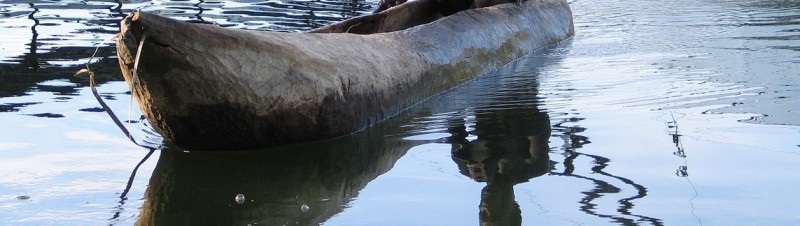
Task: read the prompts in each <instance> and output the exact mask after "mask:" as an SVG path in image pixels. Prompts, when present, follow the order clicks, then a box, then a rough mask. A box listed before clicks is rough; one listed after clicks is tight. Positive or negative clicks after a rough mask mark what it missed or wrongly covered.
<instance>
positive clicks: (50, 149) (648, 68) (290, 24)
mask: <svg viewBox="0 0 800 226" xmlns="http://www.w3.org/2000/svg"><path fill="white" fill-rule="evenodd" d="M372 4H373V2H364V1H286V2H280V1H220V2H205V1H133V2H131V3H124V4H121V3H117V2H113V1H87V2H80V1H48V2H28V1H2V2H0V27H2V31H3V33H2V34H0V122H2V123H3V124H4V125H5V126H4V127H3V129H0V156H2V158H0V224H3V225H41V224H57V225H97V224H114V225H131V224H134V223H136V222H139V223H142V224H147V223H153V222H190V221H198V222H201V223H202V222H212V221H215V220H219V221H220V222H234V221H236V222H240V223H243V224H246V223H255V222H262V223H268V222H271V223H278V222H280V223H289V224H292V223H299V224H306V223H308V224H316V223H323V224H326V225H376V224H380V225H392V224H394V225H470V224H476V223H478V222H481V221H482V219H483V220H486V219H490V218H491V217H487V216H489V213H497V215H501V216H503V217H498V219H504V220H506V221H504V222H503V223H504V224H506V223H508V224H514V223H516V219H519V220H520V221H521V224H522V225H580V224H585V225H741V224H753V225H791V224H794V223H796V222H800V217H798V216H797V215H796V214H795V213H794V210H795V209H797V203H800V200H799V199H798V197H797V196H796V195H793V194H794V193H795V191H794V190H796V188H797V187H798V186H800V171H798V170H797V169H798V168H797V166H798V163H800V143H799V142H798V141H797V139H796V138H797V136H798V134H800V128H798V127H797V126H798V125H800V116H798V114H797V113H798V110H799V109H798V106H800V105H798V103H797V100H798V97H800V96H798V94H799V92H798V89H797V87H798V85H800V81H798V80H797V79H798V77H797V76H796V75H798V74H800V71H798V70H800V69H798V68H800V67H798V66H797V65H798V63H800V51H797V50H798V49H800V48H799V46H798V43H799V42H797V40H798V37H799V36H798V34H800V29H797V27H798V25H800V16H798V15H797V12H798V10H800V4H797V3H796V2H794V1H700V2H697V1H661V2H653V1H627V2H625V3H624V4H621V3H620V2H617V1H583V0H576V1H571V4H570V6H571V7H572V9H573V11H574V13H575V15H574V16H575V22H576V37H575V38H573V39H572V40H569V41H566V42H564V43H562V44H560V45H557V46H554V47H552V48H548V49H547V50H542V51H540V52H537V53H535V54H532V55H531V56H528V57H525V58H523V59H520V60H518V61H517V62H515V63H514V64H511V65H509V66H506V67H503V68H501V69H499V70H498V71H496V72H495V73H491V74H488V75H485V76H482V77H479V78H478V79H475V80H473V81H470V82H468V83H466V84H464V85H462V86H460V87H458V88H455V89H451V90H449V91H447V92H445V93H442V94H439V95H437V96H434V97H432V98H430V99H428V100H426V101H425V102H423V103H420V104H418V105H416V106H414V107H412V108H411V109H408V110H407V111H405V112H403V113H401V114H399V115H397V116H396V117H394V118H391V119H389V120H386V121H384V122H382V123H380V124H378V125H376V126H374V127H372V128H369V129H366V130H364V131H361V132H359V133H356V134H354V135H351V136H347V137H343V138H339V139H334V140H330V141H323V142H315V143H309V144H302V145H295V146H290V147H284V148H279V149H275V150H269V151H262V152H241V153H234V154H230V155H228V154H219V153H197V152H185V151H184V150H180V149H177V148H173V147H167V148H165V149H164V150H159V151H156V152H155V153H154V154H153V156H151V157H150V159H149V160H147V161H146V162H144V164H143V165H142V166H141V167H140V168H139V171H138V173H137V174H136V176H135V178H134V179H135V180H133V183H132V184H131V186H130V190H126V187H127V186H128V182H129V181H128V179H129V176H130V175H131V171H133V169H134V167H136V165H137V164H138V163H139V161H140V160H142V158H144V157H145V156H146V155H147V154H148V151H147V150H146V149H143V148H140V147H136V146H134V145H132V144H130V142H128V141H127V140H126V138H125V137H124V136H123V135H122V133H120V132H119V130H118V129H117V128H116V127H115V126H114V124H113V123H112V122H111V120H109V119H108V116H107V115H105V113H103V112H100V111H99V110H98V107H99V106H98V105H97V103H96V101H95V100H94V99H93V97H92V95H91V94H90V91H89V90H88V89H87V87H86V85H87V84H88V83H87V82H86V81H84V80H80V79H77V78H74V77H72V74H73V73H74V72H75V71H76V70H77V68H78V67H81V65H82V64H83V63H84V62H85V61H86V60H87V59H88V56H90V55H91V53H92V52H93V51H94V47H93V46H94V45H96V44H97V43H100V42H102V40H104V39H107V38H108V37H110V36H112V35H113V34H114V33H115V32H116V31H117V26H118V23H117V21H118V20H119V19H121V18H122V17H123V16H124V15H126V14H128V13H129V12H131V11H132V10H135V9H141V10H146V11H155V12H159V13H161V14H164V15H169V16H170V17H173V18H178V19H181V20H186V21H190V22H195V23H211V24H217V25H220V26H229V27H233V28H243V29H258V30H279V31H288V32H292V31H301V30H307V29H310V28H313V27H316V26H320V25H322V24H325V23H329V22H331V21H336V20H340V19H343V18H347V17H352V16H355V15H361V14H364V13H367V12H368V11H369V10H370V9H369V8H370V6H371V5H372ZM87 12H88V13H87ZM98 55H99V56H101V58H102V59H100V60H99V61H98V62H97V63H95V64H93V65H91V66H92V69H93V70H94V71H95V72H98V74H100V75H102V77H101V78H100V83H101V86H100V87H98V89H99V90H100V92H101V95H102V96H103V98H104V99H105V101H106V102H107V103H109V104H110V105H111V107H112V109H114V110H115V111H116V112H117V114H119V115H120V117H122V118H126V119H127V118H129V116H128V115H130V118H131V119H132V121H133V124H131V125H129V126H128V127H129V128H130V129H131V130H132V131H134V134H135V135H136V139H137V140H145V141H149V142H153V143H160V141H159V139H158V137H157V136H153V134H152V130H151V129H150V128H149V126H148V125H147V123H146V122H145V121H143V120H141V118H139V117H140V115H141V114H140V113H139V112H138V110H137V108H136V106H133V109H132V110H131V113H128V112H127V110H128V107H129V105H128V101H129V98H130V95H129V94H128V89H127V86H126V85H125V84H124V83H123V82H120V79H121V77H120V76H119V72H118V69H117V65H116V64H117V63H116V59H115V57H114V49H113V47H112V46H104V47H101V48H100V52H99V53H98ZM545 119H546V120H545ZM548 127H549V131H548ZM544 134H550V135H544ZM542 136H546V137H549V139H548V140H549V143H543V142H534V141H536V140H537V139H541V138H542ZM522 138H525V139H522ZM527 138H531V139H527ZM534 138H536V139H534ZM534 143H535V144H537V145H538V146H537V145H531V144H534ZM525 144H527V145H528V146H525ZM542 145H544V146H546V147H543V146H542ZM464 147H470V148H471V149H468V150H470V151H466V152H460V151H458V150H463V149H460V148H464ZM476 147H478V148H476ZM480 147H485V149H481V148H480ZM521 147H537V148H534V149H535V150H537V151H538V152H536V151H534V152H527V153H529V155H530V156H535V155H534V154H535V153H541V152H542V150H543V149H546V150H547V153H546V155H547V156H546V157H544V156H540V157H541V158H536V159H538V160H533V158H527V157H528V156H527V155H525V154H524V153H525V152H519V150H523V148H521ZM534 149H527V150H534ZM487 150H492V151H487ZM509 150H517V151H518V152H514V151H509ZM454 151H455V153H456V154H454ZM459 153H460V154H459ZM464 153H467V154H464ZM530 153H533V154H530ZM306 155H307V156H311V157H305V156H306ZM513 155H518V156H519V155H521V156H523V157H521V158H520V157H513V158H510V157H508V156H513ZM504 156H505V157H504ZM498 159H499V160H498ZM503 159H504V160H503ZM543 159H546V160H547V164H543V162H542V160H543ZM495 160H496V161H495ZM499 162H503V164H506V163H520V162H527V163H535V164H530V165H532V166H538V167H543V166H545V165H546V168H545V169H537V168H536V167H532V168H527V169H537V170H542V171H537V170H532V171H530V172H529V174H525V175H526V176H523V177H520V178H522V179H519V180H510V179H509V180H510V181H512V182H509V181H508V180H506V179H508V177H506V176H503V175H504V174H502V173H498V172H499V171H498V170H496V169H504V168H502V167H499V168H498V167H488V168H487V167H486V166H492V165H493V164H494V165H495V166H499V165H502V164H497V163H499ZM197 163H203V164H197ZM359 163H362V164H359ZM198 165H202V166H198ZM278 165H279V166H280V167H278ZM523 165H525V164H523ZM480 166H484V168H481V167H480ZM506 166H513V164H509V165H506ZM512 168H514V167H511V168H509V169H512ZM517 169H526V168H525V167H520V168H517ZM471 170H472V171H471ZM504 172H505V171H504ZM508 172H511V171H508ZM523 172H525V171H523ZM481 173H485V174H486V175H487V176H480V175H483V174H481ZM475 175H478V176H475ZM488 175H495V176H494V178H495V179H497V178H498V177H497V175H500V177H499V178H501V180H499V182H498V181H495V182H491V183H487V181H492V179H491V178H492V177H493V176H488ZM502 178H506V179H502ZM497 183H499V186H492V184H494V185H497ZM201 185H202V186H201ZM507 185H511V186H507ZM124 192H127V193H124ZM237 194H244V195H245V197H247V199H246V200H245V201H246V202H245V204H247V205H244V204H242V205H237V203H236V202H235V196H236V195H237ZM493 194H494V195H497V196H493ZM121 196H122V198H121ZM26 197H27V198H26ZM167 197H175V199H174V200H173V201H172V202H170V201H168V200H166V198H167ZM493 197H494V198H493ZM248 201H249V202H248ZM159 205H162V206H161V207H163V208H161V209H159V208H157V207H158V206H159ZM303 205H307V206H308V209H306V211H303V208H301V207H302V206H303ZM159 211H161V212H159ZM198 212H200V213H203V214H198ZM211 212H214V213H219V215H216V217H209V214H208V213H211Z"/></svg>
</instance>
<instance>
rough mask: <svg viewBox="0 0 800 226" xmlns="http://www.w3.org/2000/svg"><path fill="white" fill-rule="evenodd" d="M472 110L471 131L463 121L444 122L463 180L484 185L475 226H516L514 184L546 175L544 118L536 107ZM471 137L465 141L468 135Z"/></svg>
mask: <svg viewBox="0 0 800 226" xmlns="http://www.w3.org/2000/svg"><path fill="white" fill-rule="evenodd" d="M511 111H515V112H516V114H514V113H512V114H509V113H510V112H509V111H483V110H477V111H476V113H475V114H476V115H475V126H474V130H472V131H468V130H467V126H466V122H465V120H464V119H463V118H452V119H450V120H449V129H448V130H449V132H450V134H451V135H452V136H451V137H450V138H449V139H448V142H449V143H451V144H452V158H453V161H455V162H456V165H458V168H459V171H460V172H461V174H463V175H464V176H467V177H470V178H472V179H473V180H475V181H477V182H485V183H486V186H485V187H484V188H483V190H482V191H481V203H480V205H479V208H480V211H479V220H480V224H481V225H521V224H522V216H521V210H520V207H519V205H518V204H517V203H516V201H515V199H514V185H516V184H518V183H523V182H527V181H528V180H529V179H532V178H534V177H538V176H541V175H544V174H545V173H547V172H549V171H550V158H549V155H548V153H549V149H550V148H549V145H548V139H549V138H550V120H549V117H548V115H547V113H544V112H540V111H539V110H538V109H524V108H514V110H511ZM471 136H474V137H476V138H474V139H472V140H469V139H468V137H471Z"/></svg>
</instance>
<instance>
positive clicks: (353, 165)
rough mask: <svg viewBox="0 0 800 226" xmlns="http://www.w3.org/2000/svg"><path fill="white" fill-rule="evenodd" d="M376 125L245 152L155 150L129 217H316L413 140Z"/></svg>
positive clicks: (323, 216) (269, 221) (352, 193)
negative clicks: (135, 211) (136, 212)
mask: <svg viewBox="0 0 800 226" xmlns="http://www.w3.org/2000/svg"><path fill="white" fill-rule="evenodd" d="M383 134H384V133H383V132H382V129H381V128H380V127H377V128H373V129H370V130H367V131H363V132H359V133H357V134H353V135H350V136H346V137H341V138H338V139H333V140H327V141H321V142H313V143H306V144H300V145H294V146H289V147H283V148H277V149H270V150H260V151H246V152H232V153H231V152H227V153H217V152H186V151H183V150H181V149H178V148H175V147H167V148H165V149H164V150H162V151H161V157H160V158H159V160H158V163H157V165H156V168H155V170H154V172H153V175H152V177H151V179H150V184H149V187H148V189H147V191H146V193H145V199H146V201H145V204H144V206H143V207H142V208H141V209H142V211H141V214H140V217H139V220H138V222H137V225H198V224H200V225H248V224H253V225H255V224H258V225H316V224H320V223H322V222H325V221H326V220H327V219H329V218H330V217H332V216H333V215H334V214H336V213H339V212H341V211H342V210H343V209H344V208H345V207H346V206H347V205H348V203H349V202H350V200H351V199H353V198H355V197H356V196H357V195H358V193H359V191H360V190H361V189H363V188H364V187H365V186H366V185H367V183H369V182H370V181H372V180H373V179H375V178H376V177H378V176H379V175H381V174H383V173H385V172H387V171H389V169H391V168H392V166H394V163H395V162H396V161H397V160H398V159H399V158H400V157H402V156H403V155H404V154H405V153H406V151H408V149H409V148H411V146H413V145H414V144H413V143H412V142H408V141H402V140H399V139H385V138H384V137H383V136H382V135H383Z"/></svg>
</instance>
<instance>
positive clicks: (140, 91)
mask: <svg viewBox="0 0 800 226" xmlns="http://www.w3.org/2000/svg"><path fill="white" fill-rule="evenodd" d="M404 5H406V4H401V5H399V6H397V7H393V8H392V9H390V10H387V11H385V12H386V13H388V12H390V11H401V10H402V9H396V10H395V9H394V8H400V7H403V6H404ZM382 13H383V12H382ZM573 33H574V29H573V24H572V15H571V11H570V9H569V6H568V5H567V3H566V2H565V1H564V0H528V1H525V2H523V3H522V5H518V4H513V3H511V4H501V5H496V6H492V7H487V8H479V9H474V10H467V11H462V12H459V13H456V14H454V15H451V16H448V17H444V18H441V19H438V20H435V21H433V22H430V23H427V24H423V25H419V26H415V27H412V28H408V29H404V30H400V31H395V32H386V33H377V34H368V35H358V34H349V33H279V32H262V31H246V30H236V29H227V28H221V27H217V26H212V25H202V24H190V23H184V22H179V21H175V20H172V19H167V18H163V17H160V16H156V15H152V14H147V13H134V14H133V15H131V16H129V17H128V18H126V19H125V20H123V22H122V23H121V37H120V38H119V39H118V43H117V50H118V55H119V61H120V68H121V69H122V73H123V76H124V77H125V79H126V80H127V81H128V82H129V83H131V82H133V78H132V77H133V76H132V70H133V65H134V57H135V56H136V49H137V45H138V44H139V41H140V40H141V39H142V36H143V35H146V36H145V40H146V41H145V42H144V46H143V49H142V53H141V59H140V62H139V68H138V71H137V74H138V77H137V78H136V81H135V82H136V84H137V87H135V90H134V92H133V95H135V96H136V99H137V101H138V103H139V106H140V107H141V109H142V112H143V113H144V115H145V117H146V118H147V119H148V120H149V121H150V123H151V125H152V126H153V127H154V128H155V129H156V130H157V131H158V132H159V133H160V134H161V135H162V136H163V137H164V138H165V139H167V140H168V141H170V142H173V143H174V144H176V145H178V146H180V147H183V148H188V149H195V150H199V149H202V150H229V149H245V148H247V149H249V148H261V147H274V146H280V145H286V144H292V143H300V142H306V141H313V140H320V139H327V138H331V137H336V136H341V135H345V134H348V133H351V132H353V131H357V130H359V129H362V128H364V127H366V126H369V125H370V124H372V123H375V122H377V121H380V120H382V119H385V118H386V117H389V116H391V115H393V114H396V113H398V112H399V111H400V110H402V109H404V108H407V107H409V106H411V105H412V104H414V103H417V102H419V101H421V100H422V99H424V98H426V97H429V96H431V95H434V94H436V93H439V92H441V91H443V90H445V89H448V88H451V87H453V86H456V85H458V84H461V83H463V82H465V81H467V80H469V79H472V78H475V77H477V76H479V75H481V74H485V73H487V72H489V71H491V70H493V69H495V68H497V67H499V66H502V65H504V64H507V63H509V62H510V61H512V60H514V59H516V58H519V57H521V56H523V55H525V54H528V53H531V52H533V51H535V50H537V49H541V48H543V47H545V46H547V45H551V44H554V43H557V42H559V41H562V40H564V39H567V38H569V37H571V36H572V35H573Z"/></svg>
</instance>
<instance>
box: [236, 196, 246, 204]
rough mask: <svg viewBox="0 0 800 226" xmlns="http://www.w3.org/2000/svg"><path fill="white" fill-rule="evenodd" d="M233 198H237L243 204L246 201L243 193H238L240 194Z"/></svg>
mask: <svg viewBox="0 0 800 226" xmlns="http://www.w3.org/2000/svg"><path fill="white" fill-rule="evenodd" d="M233 200H236V203H239V204H242V203H244V195H243V194H238V195H236V198H234V199H233Z"/></svg>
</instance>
